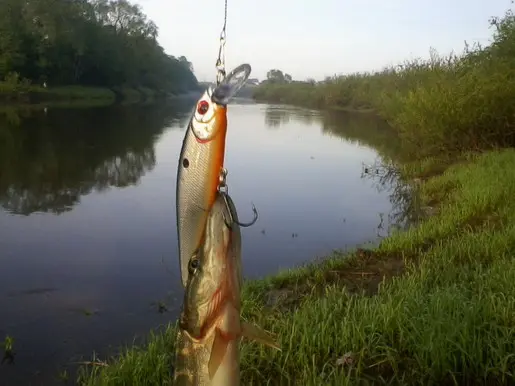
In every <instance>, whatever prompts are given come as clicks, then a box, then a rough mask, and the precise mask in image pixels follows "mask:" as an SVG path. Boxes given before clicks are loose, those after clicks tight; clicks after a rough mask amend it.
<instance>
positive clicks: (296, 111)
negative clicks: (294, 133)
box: [265, 105, 320, 130]
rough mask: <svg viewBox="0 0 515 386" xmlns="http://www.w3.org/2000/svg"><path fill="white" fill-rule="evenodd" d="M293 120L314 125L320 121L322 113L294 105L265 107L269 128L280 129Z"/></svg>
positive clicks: (266, 121)
mask: <svg viewBox="0 0 515 386" xmlns="http://www.w3.org/2000/svg"><path fill="white" fill-rule="evenodd" d="M292 120H293V121H297V122H301V123H303V124H305V125H312V124H313V123H318V122H320V113H319V112H318V111H314V110H307V109H302V108H297V107H293V106H288V107H286V106H281V105H267V106H266V108H265V125H266V127H267V128H269V129H272V130H275V129H278V128H279V127H280V126H282V125H287V124H288V123H290V122H291V121H292Z"/></svg>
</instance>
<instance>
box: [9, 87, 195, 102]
mask: <svg viewBox="0 0 515 386" xmlns="http://www.w3.org/2000/svg"><path fill="white" fill-rule="evenodd" d="M196 94H197V93H196ZM184 95H186V96H188V95H189V94H184ZM173 97H177V95H172V94H163V93H160V92H156V91H154V90H151V89H148V88H144V87H142V88H129V87H117V88H112V89H110V88H102V87H84V86H63V87H52V88H44V87H40V86H33V85H25V86H24V85H17V86H15V87H13V86H11V85H7V84H5V83H1V82H0V101H1V102H4V103H9V104H28V103H30V104H35V103H43V102H45V103H46V102H50V103H77V102H80V103H83V104H87V105H110V104H113V103H115V102H121V103H141V102H151V101H154V100H156V99H163V98H173Z"/></svg>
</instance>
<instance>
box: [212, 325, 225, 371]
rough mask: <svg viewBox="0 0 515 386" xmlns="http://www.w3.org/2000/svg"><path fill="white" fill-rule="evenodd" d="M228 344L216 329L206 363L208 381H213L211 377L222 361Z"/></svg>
mask: <svg viewBox="0 0 515 386" xmlns="http://www.w3.org/2000/svg"><path fill="white" fill-rule="evenodd" d="M228 344H229V340H228V339H227V338H226V337H224V336H223V334H222V332H221V331H220V330H219V329H218V328H217V329H216V330H215V339H214V341H213V347H212V348H211V356H210V357H209V363H208V369H209V379H213V377H214V376H215V374H216V371H217V370H218V367H219V366H220V364H221V363H222V360H223V359H224V356H225V352H226V351H227V345H228Z"/></svg>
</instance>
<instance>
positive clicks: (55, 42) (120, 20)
mask: <svg viewBox="0 0 515 386" xmlns="http://www.w3.org/2000/svg"><path fill="white" fill-rule="evenodd" d="M157 37H158V28H157V26H156V25H155V23H154V22H153V21H151V20H149V19H148V18H147V16H146V15H145V14H144V13H143V11H142V10H141V7H140V6H139V5H135V4H131V3H130V2H129V1H127V0H25V1H19V0H1V2H0V80H2V79H5V78H6V77H7V76H8V74H10V73H14V72H16V73H18V74H20V75H21V77H23V78H26V79H28V80H30V81H32V82H37V83H41V82H43V81H45V82H48V84H49V85H50V86H57V85H85V86H103V87H115V86H127V87H145V88H150V89H154V90H158V91H162V92H165V93H169V92H171V93H178V92H183V91H188V90H192V89H197V88H198V82H197V79H196V78H195V76H194V75H193V68H192V67H193V66H192V65H191V63H190V62H189V61H188V60H187V59H186V58H185V57H184V56H181V57H179V59H176V58H175V57H173V56H170V55H167V54H166V53H165V52H164V50H163V48H162V47H161V46H160V45H159V43H158V42H157Z"/></svg>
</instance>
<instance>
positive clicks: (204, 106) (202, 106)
mask: <svg viewBox="0 0 515 386" xmlns="http://www.w3.org/2000/svg"><path fill="white" fill-rule="evenodd" d="M207 110H209V103H208V102H206V101H200V102H199V104H198V106H197V112H198V113H199V114H201V115H204V114H205V113H207Z"/></svg>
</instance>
